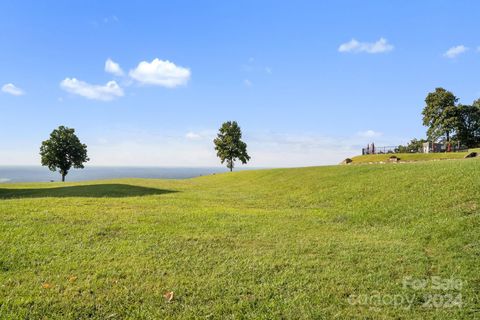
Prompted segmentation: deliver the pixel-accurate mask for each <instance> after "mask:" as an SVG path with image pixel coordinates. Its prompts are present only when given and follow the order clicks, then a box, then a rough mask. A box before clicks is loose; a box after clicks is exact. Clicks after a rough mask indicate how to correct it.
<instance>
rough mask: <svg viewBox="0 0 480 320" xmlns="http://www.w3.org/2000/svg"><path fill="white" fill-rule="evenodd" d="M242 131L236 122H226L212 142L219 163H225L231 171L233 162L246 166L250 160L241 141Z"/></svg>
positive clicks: (245, 146)
mask: <svg viewBox="0 0 480 320" xmlns="http://www.w3.org/2000/svg"><path fill="white" fill-rule="evenodd" d="M241 139H242V130H241V129H240V127H239V126H238V124H237V122H236V121H227V122H224V123H223V124H222V127H221V128H220V130H219V132H218V134H217V138H215V140H213V143H214V144H215V150H216V151H217V156H218V157H219V158H220V160H221V162H222V163H224V162H227V168H229V169H230V171H232V170H233V167H234V163H235V160H237V159H238V160H240V161H241V162H242V164H246V163H247V162H248V160H250V156H249V155H248V154H247V144H246V143H245V142H243V141H242V140H241Z"/></svg>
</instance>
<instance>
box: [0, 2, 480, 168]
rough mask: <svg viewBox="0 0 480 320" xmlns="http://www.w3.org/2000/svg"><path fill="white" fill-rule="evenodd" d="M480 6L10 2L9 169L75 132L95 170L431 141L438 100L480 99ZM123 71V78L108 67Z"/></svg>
mask: <svg viewBox="0 0 480 320" xmlns="http://www.w3.org/2000/svg"><path fill="white" fill-rule="evenodd" d="M478 12H480V3H478V2H476V1H368V3H365V2H364V1H363V2H360V1H322V2H320V1H291V2H288V1H169V2H160V1H151V2H147V1H135V2H133V1H131V2H129V1H101V2H100V1H82V2H73V1H72V2H67V1H57V2H55V1H49V2H48V4H47V3H43V2H40V1H31V2H22V1H2V3H1V4H0V41H1V43H2V46H1V50H0V87H1V88H2V91H0V114H1V117H0V120H1V125H0V137H2V138H1V139H0V164H38V163H39V156H38V150H39V146H40V143H41V141H42V140H44V139H46V138H47V137H48V134H49V133H50V132H51V130H52V129H54V128H55V127H57V126H58V125H66V126H69V127H74V128H75V129H76V130H77V133H78V135H79V137H80V138H81V140H82V141H83V142H85V143H86V144H87V145H88V146H89V155H90V158H91V162H90V164H91V165H148V166H151V165H156V166H217V165H220V164H219V162H218V160H217V159H216V157H215V152H214V150H213V144H212V139H213V138H214V136H215V131H216V130H217V129H218V127H219V126H220V125H221V123H222V122H223V121H227V120H237V121H238V122H239V124H240V125H241V127H242V129H243V131H244V138H245V141H246V142H247V144H248V146H249V152H250V155H251V156H252V161H251V163H250V166H267V167H272V166H302V165H315V164H330V163H338V162H340V161H341V160H342V159H343V158H345V157H347V156H352V155H355V154H357V153H359V152H360V149H359V148H361V146H363V145H364V144H367V143H368V142H372V141H375V143H376V145H377V146H379V145H397V144H399V143H405V142H406V141H408V140H409V139H410V138H413V137H423V136H424V133H425V128H423V127H422V125H421V115H420V112H421V109H422V107H423V100H424V98H425V96H426V94H427V92H429V91H431V90H433V89H434V88H435V87H438V86H442V87H445V88H447V89H449V90H451V91H453V92H454V93H455V94H456V95H457V96H458V97H460V102H461V103H471V102H472V101H473V100H474V99H477V98H479V97H480V80H479V77H478V71H479V70H480V69H479V67H480V49H479V47H480V37H479V36H478V30H480V20H479V19H478ZM108 59H110V61H111V62H113V63H109V66H108V68H106V61H107V60H108Z"/></svg>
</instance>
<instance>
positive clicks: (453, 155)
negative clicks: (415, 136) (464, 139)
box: [352, 152, 468, 164]
mask: <svg viewBox="0 0 480 320" xmlns="http://www.w3.org/2000/svg"><path fill="white" fill-rule="evenodd" d="M467 154H468V152H442V153H385V154H368V155H364V156H356V157H353V158H352V160H353V162H352V163H355V164H356V163H370V162H373V163H376V162H388V159H389V158H390V157H391V156H396V157H398V158H400V160H401V161H409V162H411V161H432V160H449V159H450V160H451V159H463V158H465V156H466V155H467Z"/></svg>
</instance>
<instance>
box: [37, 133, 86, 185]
mask: <svg viewBox="0 0 480 320" xmlns="http://www.w3.org/2000/svg"><path fill="white" fill-rule="evenodd" d="M40 156H41V159H42V160H41V161H42V166H47V167H48V168H49V169H50V170H51V171H57V170H58V171H59V172H60V174H61V175H62V181H63V182H64V181H65V176H66V175H67V174H68V171H69V170H70V169H71V168H72V167H74V168H79V169H83V168H84V166H83V164H84V163H85V162H87V161H89V160H90V159H89V158H88V156H87V146H86V145H85V144H82V143H81V142H80V139H78V137H77V136H76V135H75V129H71V128H67V127H64V126H60V127H58V128H57V129H55V130H53V131H52V133H51V134H50V139H48V140H45V141H43V142H42V146H41V147H40Z"/></svg>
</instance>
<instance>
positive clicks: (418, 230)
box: [0, 159, 480, 319]
mask: <svg viewBox="0 0 480 320" xmlns="http://www.w3.org/2000/svg"><path fill="white" fill-rule="evenodd" d="M479 206H480V161H479V160H478V159H466V160H461V161H436V162H419V163H406V164H398V165H388V166H386V165H369V166H332V167H311V168H299V169H274V170H259V171H244V172H237V173H235V172H234V173H228V174H219V175H212V176H206V177H200V178H195V179H188V180H146V179H128V180H112V181H97V182H88V183H66V184H60V183H44V184H3V185H1V186H0V248H1V250H0V319H87V318H95V319H169V318H185V319H192V318H202V319H205V318H207V319H242V318H250V319H281V318H283V319H323V318H324V319H335V318H336V319H349V318H357V319H475V318H479V317H480V215H479V213H480V209H479V208H480V207H479ZM449 281H450V282H449ZM439 282H440V283H441V284H443V286H442V287H440V286H438V284H439ZM167 291H173V292H174V298H173V300H172V301H170V302H168V301H166V300H165V299H164V297H163V295H164V293H165V292H167Z"/></svg>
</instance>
